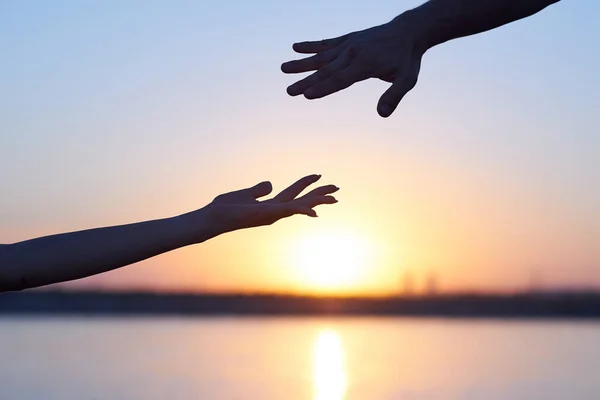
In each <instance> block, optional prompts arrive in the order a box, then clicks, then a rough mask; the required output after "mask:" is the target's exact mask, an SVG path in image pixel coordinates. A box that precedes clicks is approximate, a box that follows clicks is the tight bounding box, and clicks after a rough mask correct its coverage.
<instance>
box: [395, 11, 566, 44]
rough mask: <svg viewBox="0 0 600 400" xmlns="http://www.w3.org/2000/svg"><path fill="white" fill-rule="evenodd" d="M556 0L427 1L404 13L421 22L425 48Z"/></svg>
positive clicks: (528, 13)
mask: <svg viewBox="0 0 600 400" xmlns="http://www.w3.org/2000/svg"><path fill="white" fill-rule="evenodd" d="M559 1H560V0H430V1H428V2H426V3H425V4H423V5H421V6H420V7H417V8H415V9H414V10H411V11H408V12H407V13H405V14H406V15H404V16H402V15H401V16H400V17H399V18H400V19H402V18H408V19H410V20H412V22H413V23H415V24H416V26H418V25H421V27H420V28H416V29H417V30H418V29H421V30H422V44H421V45H422V46H424V47H425V48H426V49H429V48H431V47H433V46H436V45H438V44H441V43H444V42H447V41H449V40H452V39H457V38H460V37H464V36H469V35H474V34H477V33H481V32H485V31H489V30H491V29H495V28H498V27H500V26H502V25H506V24H508V23H510V22H514V21H517V20H520V19H523V18H527V17H529V16H531V15H533V14H536V13H538V12H540V11H542V10H543V9H544V8H546V7H548V6H550V5H552V4H554V3H558V2H559Z"/></svg>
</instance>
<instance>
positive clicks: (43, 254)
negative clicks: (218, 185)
mask: <svg viewBox="0 0 600 400" xmlns="http://www.w3.org/2000/svg"><path fill="white" fill-rule="evenodd" d="M319 178H320V176H317V175H311V176H308V177H305V178H302V179H300V180H299V181H298V182H296V183H294V184H293V185H291V186H290V187H289V188H287V189H286V190H284V191H283V192H281V193H280V194H278V195H277V196H275V197H274V198H273V199H270V200H266V201H258V200H257V199H258V198H259V197H262V196H266V195H267V194H269V193H271V190H272V187H271V184H270V183H269V182H262V183H260V184H258V185H256V186H254V187H251V188H248V189H243V190H238V191H235V192H231V193H226V194H223V195H220V196H218V197H217V198H215V199H214V200H213V201H212V202H211V203H210V204H209V205H207V206H206V207H204V208H201V209H199V210H196V211H193V212H190V213H187V214H183V215H180V216H176V217H172V218H165V219H159V220H154V221H146V222H140V223H134V224H129V225H121V226H113V227H106V228H98V229H90V230H84V231H79V232H72V233H63V234H57V235H52V236H46V237H41V238H37V239H31V240H27V241H23V242H19V243H14V244H10V245H0V292H3V291H10V290H22V289H27V288H32V287H37V286H43V285H48V284H51V283H57V282H64V281H70V280H73V279H79V278H84V277H87V276H91V275H95V274H99V273H102V272H106V271H110V270H113V269H116V268H120V267H123V266H125V265H129V264H132V263H135V262H138V261H142V260H145V259H147V258H150V257H153V256H156V255H158V254H162V253H166V252H168V251H171V250H174V249H177V248H180V247H184V246H188V245H192V244H196V243H201V242H204V241H206V240H208V239H210V238H213V237H215V236H218V235H220V234H222V233H225V232H230V231H234V230H238V229H244V228H251V227H256V226H262V225H270V224H272V223H274V222H276V221H278V220H280V219H282V218H286V217H289V216H292V215H295V214H305V215H308V216H312V217H316V216H317V214H316V213H315V211H314V210H313V208H314V207H316V206H317V205H320V204H332V203H335V202H337V200H336V199H335V198H334V197H332V196H330V194H331V193H333V192H335V191H337V190H338V189H337V188H336V187H335V186H333V185H328V186H322V187H319V188H317V189H315V190H313V191H311V192H310V193H308V194H306V195H304V196H302V197H299V198H297V196H298V195H299V194H300V193H301V192H302V191H303V190H304V189H306V188H307V187H308V186H309V185H311V184H313V183H314V182H316V181H317V180H318V179H319Z"/></svg>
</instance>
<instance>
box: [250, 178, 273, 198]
mask: <svg viewBox="0 0 600 400" xmlns="http://www.w3.org/2000/svg"><path fill="white" fill-rule="evenodd" d="M272 191H273V184H271V182H269V181H263V182H261V183H259V184H257V185H256V186H254V187H253V188H252V194H253V195H254V196H255V197H262V196H266V195H268V194H269V193H271V192H272Z"/></svg>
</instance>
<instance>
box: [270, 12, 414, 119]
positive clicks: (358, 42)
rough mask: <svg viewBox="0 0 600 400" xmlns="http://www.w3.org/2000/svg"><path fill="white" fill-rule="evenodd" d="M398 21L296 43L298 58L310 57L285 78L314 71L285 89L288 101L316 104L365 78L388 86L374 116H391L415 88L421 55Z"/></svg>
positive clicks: (291, 66) (288, 69)
mask: <svg viewBox="0 0 600 400" xmlns="http://www.w3.org/2000/svg"><path fill="white" fill-rule="evenodd" d="M401 17H402V16H400V17H398V18H397V19H395V20H394V21H391V22H389V23H387V24H384V25H380V26H376V27H373V28H370V29H367V30H364V31H359V32H353V33H349V34H347V35H344V36H340V37H338V38H333V39H325V40H321V41H314V42H301V43H295V44H294V46H293V49H294V50H295V51H296V52H298V53H304V54H314V55H313V56H310V57H307V58H304V59H301V60H295V61H289V62H286V63H284V64H282V66H281V70H282V71H283V72H285V73H299V72H307V71H316V72H315V73H313V74H312V75H310V76H308V77H306V78H304V79H302V80H300V81H298V82H296V83H294V84H293V85H291V86H289V87H288V88H287V92H288V94H289V95H291V96H297V95H300V94H303V95H304V97H306V98H307V99H318V98H321V97H325V96H327V95H330V94H332V93H335V92H337V91H340V90H343V89H346V88H347V87H350V86H351V85H353V84H354V83H356V82H360V81H363V80H366V79H368V78H379V79H381V80H384V81H386V82H390V83H392V86H391V87H390V88H389V89H388V90H387V91H386V92H385V93H384V94H383V95H382V96H381V98H380V99H379V104H378V105H377V112H378V113H379V115H381V116H382V117H389V116H390V115H391V114H392V113H393V112H394V110H395V109H396V107H397V106H398V104H399V103H400V101H401V100H402V98H403V97H404V95H406V93H408V92H409V91H410V90H411V89H412V88H413V87H414V86H415V85H416V83H417V78H418V76H419V70H420V68H421V58H422V57H423V54H424V52H425V51H424V50H423V49H420V48H419V46H418V45H417V39H416V36H417V35H416V31H415V30H414V29H410V28H409V25H408V24H406V23H404V21H403V20H402V18H401Z"/></svg>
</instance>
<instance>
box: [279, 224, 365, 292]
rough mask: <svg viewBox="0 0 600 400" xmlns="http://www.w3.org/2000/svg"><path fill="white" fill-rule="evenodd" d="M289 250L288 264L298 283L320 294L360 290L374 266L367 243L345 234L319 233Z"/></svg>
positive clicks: (306, 237)
mask: <svg viewBox="0 0 600 400" xmlns="http://www.w3.org/2000/svg"><path fill="white" fill-rule="evenodd" d="M290 247H291V248H290V251H289V257H290V264H291V265H292V266H293V269H294V273H295V274H296V275H297V276H298V278H299V281H298V283H299V284H300V285H302V286H303V288H305V289H309V290H314V291H317V292H320V293H324V292H328V293H329V292H343V291H349V290H351V289H356V288H360V287H361V283H362V282H363V280H364V279H365V278H366V277H367V276H368V274H369V267H370V266H371V265H372V263H373V248H372V246H371V244H370V243H369V241H368V240H367V239H366V238H362V237H359V236H357V235H354V234H351V233H348V232H340V231H325V232H318V233H316V234H312V235H307V236H305V237H302V238H301V239H299V240H297V241H296V242H293V244H292V245H291V246H290Z"/></svg>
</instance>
